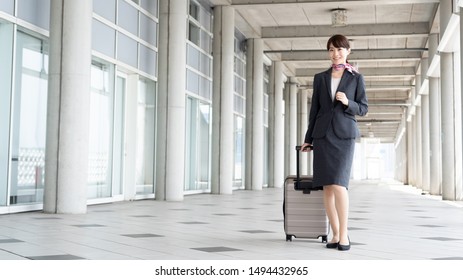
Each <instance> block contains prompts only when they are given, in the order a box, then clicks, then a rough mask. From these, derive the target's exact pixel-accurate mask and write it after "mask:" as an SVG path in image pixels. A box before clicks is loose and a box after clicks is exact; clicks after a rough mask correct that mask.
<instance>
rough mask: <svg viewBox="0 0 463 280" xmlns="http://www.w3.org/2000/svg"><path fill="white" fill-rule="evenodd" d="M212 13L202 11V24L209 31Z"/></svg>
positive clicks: (202, 9)
mask: <svg viewBox="0 0 463 280" xmlns="http://www.w3.org/2000/svg"><path fill="white" fill-rule="evenodd" d="M211 21H212V16H211V13H209V12H207V11H206V10H205V9H204V8H201V10H200V23H201V25H202V26H203V27H204V28H205V29H206V30H207V31H211Z"/></svg>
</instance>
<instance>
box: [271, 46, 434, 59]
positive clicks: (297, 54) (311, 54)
mask: <svg viewBox="0 0 463 280" xmlns="http://www.w3.org/2000/svg"><path fill="white" fill-rule="evenodd" d="M424 51H426V49H424V48H423V49H370V50H355V49H354V50H352V52H351V54H350V55H349V59H350V60H367V59H368V60H375V61H378V60H382V59H385V60H391V59H397V60H401V61H403V60H409V59H414V60H419V59H421V57H422V56H423V52H424ZM274 52H276V51H266V52H265V53H274ZM278 52H280V53H281V61H305V60H327V59H328V52H327V51H326V50H304V51H301V50H299V51H291V50H289V51H278Z"/></svg>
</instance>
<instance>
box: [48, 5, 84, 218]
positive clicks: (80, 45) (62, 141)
mask: <svg viewBox="0 0 463 280" xmlns="http://www.w3.org/2000/svg"><path fill="white" fill-rule="evenodd" d="M92 13H93V5H92V1H91V0H83V1H52V2H51V10H50V70H49V78H48V79H49V80H48V81H49V83H48V104H47V106H48V108H47V110H48V113H47V136H46V141H47V143H46V155H45V156H46V159H45V174H46V175H45V195H44V205H43V209H44V211H45V212H47V213H71V214H81V213H86V212H87V180H88V171H87V166H88V145H89V110H90V106H89V103H90V67H91V60H92V58H91V50H92V46H91V35H92Z"/></svg>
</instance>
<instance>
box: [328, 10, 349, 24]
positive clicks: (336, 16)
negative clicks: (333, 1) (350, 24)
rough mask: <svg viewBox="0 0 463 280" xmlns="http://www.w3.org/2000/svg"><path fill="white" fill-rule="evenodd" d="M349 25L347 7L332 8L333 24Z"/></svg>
mask: <svg viewBox="0 0 463 280" xmlns="http://www.w3.org/2000/svg"><path fill="white" fill-rule="evenodd" d="M346 25H347V10H346V9H341V8H337V9H333V10H331V26H332V27H340V26H346Z"/></svg>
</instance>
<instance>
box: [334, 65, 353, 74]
mask: <svg viewBox="0 0 463 280" xmlns="http://www.w3.org/2000/svg"><path fill="white" fill-rule="evenodd" d="M331 67H332V68H333V69H334V70H336V71H339V70H342V69H346V70H347V71H349V72H351V73H354V72H358V71H357V69H355V67H354V66H352V65H350V64H349V63H346V64H332V65H331Z"/></svg>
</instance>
